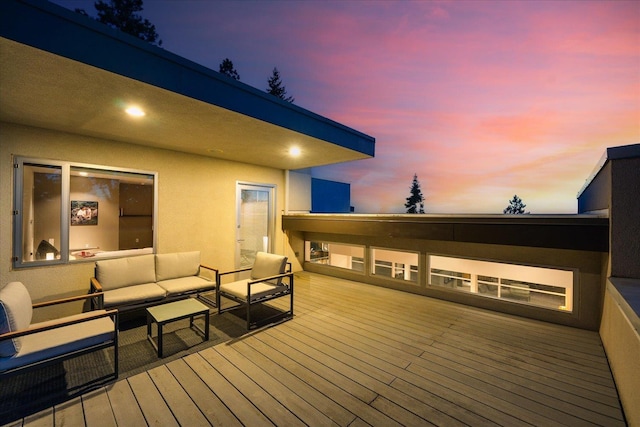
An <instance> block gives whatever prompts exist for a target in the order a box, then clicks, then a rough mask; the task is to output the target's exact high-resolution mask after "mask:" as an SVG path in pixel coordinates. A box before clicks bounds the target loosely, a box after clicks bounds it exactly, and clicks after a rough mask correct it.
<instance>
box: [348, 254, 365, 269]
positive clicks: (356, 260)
mask: <svg viewBox="0 0 640 427" xmlns="http://www.w3.org/2000/svg"><path fill="white" fill-rule="evenodd" d="M351 269H352V270H354V271H362V272H364V258H363V257H355V256H354V257H352V258H351Z"/></svg>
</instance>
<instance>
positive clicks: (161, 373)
mask: <svg viewBox="0 0 640 427" xmlns="http://www.w3.org/2000/svg"><path fill="white" fill-rule="evenodd" d="M148 373H149V377H150V378H151V380H152V381H153V382H154V384H155V385H156V388H157V389H158V391H159V392H160V394H161V395H162V397H163V399H164V401H165V402H166V403H167V405H168V406H169V407H170V408H171V412H173V416H174V417H176V420H177V421H178V423H179V424H180V425H183V426H201V425H206V424H208V421H207V420H206V418H205V417H204V415H203V414H202V413H201V412H200V410H199V409H198V407H197V406H196V404H195V403H194V402H193V400H191V397H189V395H188V394H187V392H186V391H185V390H184V389H183V388H182V386H181V385H180V383H179V382H178V381H177V380H176V379H175V377H174V376H173V375H172V374H171V371H169V369H168V368H167V367H166V366H165V365H162V366H158V367H157V368H153V369H151V370H149V371H148Z"/></svg>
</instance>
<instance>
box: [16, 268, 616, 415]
mask: <svg viewBox="0 0 640 427" xmlns="http://www.w3.org/2000/svg"><path fill="white" fill-rule="evenodd" d="M295 303H296V306H295V313H296V316H295V318H294V319H293V320H291V321H288V322H285V323H282V324H279V325H276V326H273V327H270V328H266V329H263V330H259V331H257V332H254V333H251V334H248V335H246V336H243V337H242V338H241V339H237V340H235V341H233V342H230V343H227V344H221V345H217V346H215V347H212V348H209V349H207V350H204V351H201V352H199V353H196V354H192V355H189V356H187V357H185V358H183V359H180V360H177V361H174V362H170V363H168V364H166V365H164V366H161V367H158V368H155V369H153V370H150V371H148V372H146V373H142V374H139V375H136V376H133V377H130V378H128V379H125V380H120V381H118V382H116V383H114V384H111V385H109V386H106V387H104V388H101V389H99V390H96V391H94V392H91V393H88V394H86V395H83V396H81V397H79V398H76V399H75V400H72V401H69V402H67V403H65V404H63V405H58V406H56V407H53V408H50V409H48V410H45V411H43V412H41V413H38V414H35V415H33V416H31V417H29V418H27V419H25V420H24V425H25V426H27V425H29V426H32V425H33V426H35V425H38V426H39V425H43V426H44V425H56V426H59V425H64V426H68V425H70V426H76V425H79V426H81V425H87V426H92V427H93V426H115V425H119V426H143V425H154V426H155V425H158V426H171V425H176V426H177V425H183V426H202V425H216V426H217V425H245V426H263V425H278V426H298V425H300V426H302V425H310V426H321V425H339V426H354V427H356V426H365V425H372V426H395V425H407V426H411V425H414V426H425V425H432V424H433V425H444V426H455V425H470V426H494V425H502V426H519V425H527V426H531V425H534V426H585V425H600V426H617V425H625V422H624V418H623V415H622V411H621V409H620V405H619V401H618V397H617V393H616V389H615V385H614V383H613V380H612V377H611V374H610V371H609V367H608V364H607V360H606V358H605V355H604V351H603V348H602V345H601V342H600V338H599V336H598V334H597V333H595V332H588V331H582V330H577V329H572V328H568V327H564V326H557V325H552V324H547V323H542V322H538V321H533V320H528V319H522V318H517V317H513V316H507V315H503V314H498V313H493V312H488V311H483V310H479V309H475V308H471V307H466V306H461V305H457V304H453V303H448V302H444V301H439V300H434V299H429V298H425V297H421V296H416V295H411V294H407V293H403V292H397V291H393V290H389V289H384V288H379V287H374V286H370V285H364V284H360V283H355V282H350V281H346V280H340V279H335V278H330V277H327V276H322V275H316V274H310V273H300V274H297V275H296V297H295ZM17 425H20V422H18V423H17Z"/></svg>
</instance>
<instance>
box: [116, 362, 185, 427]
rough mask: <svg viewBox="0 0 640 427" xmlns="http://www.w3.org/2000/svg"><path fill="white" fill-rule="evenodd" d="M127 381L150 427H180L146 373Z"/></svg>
mask: <svg viewBox="0 0 640 427" xmlns="http://www.w3.org/2000/svg"><path fill="white" fill-rule="evenodd" d="M126 381H127V382H128V383H129V386H130V387H131V391H133V395H134V396H135V398H136V401H137V402H138V405H140V409H141V410H142V414H143V415H144V418H145V420H146V422H147V424H148V425H151V426H155V425H161V426H167V427H168V426H179V424H178V422H177V421H176V419H175V417H174V416H173V414H172V413H171V409H169V407H168V406H167V404H166V402H165V401H164V399H163V398H162V396H161V395H160V392H159V391H158V389H157V388H156V387H155V385H154V384H153V381H151V378H149V375H148V374H147V373H146V372H143V373H141V374H138V375H134V376H132V377H130V378H127V380H126Z"/></svg>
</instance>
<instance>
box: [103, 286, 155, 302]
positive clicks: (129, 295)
mask: <svg viewBox="0 0 640 427" xmlns="http://www.w3.org/2000/svg"><path fill="white" fill-rule="evenodd" d="M166 295H167V291H165V290H164V289H163V288H161V287H160V286H158V285H157V284H156V283H144V284H141V285H135V286H127V287H124V288H118V289H112V290H110V291H107V292H105V293H104V306H105V307H107V308H108V307H112V306H116V305H124V304H136V303H140V302H147V301H156V300H160V299H162V298H164V297H165V296H166Z"/></svg>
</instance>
